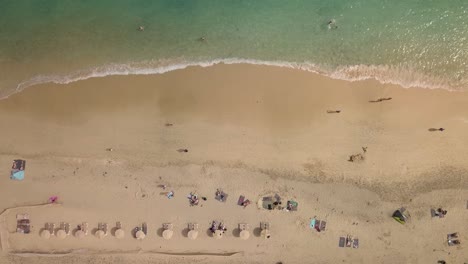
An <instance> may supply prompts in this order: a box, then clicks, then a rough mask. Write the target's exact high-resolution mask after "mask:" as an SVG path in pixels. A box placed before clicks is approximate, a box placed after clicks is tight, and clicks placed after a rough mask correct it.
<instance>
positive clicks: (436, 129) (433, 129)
mask: <svg viewBox="0 0 468 264" xmlns="http://www.w3.org/2000/svg"><path fill="white" fill-rule="evenodd" d="M428 130H429V131H430V132H434V131H444V130H445V128H443V127H441V128H429V129H428Z"/></svg>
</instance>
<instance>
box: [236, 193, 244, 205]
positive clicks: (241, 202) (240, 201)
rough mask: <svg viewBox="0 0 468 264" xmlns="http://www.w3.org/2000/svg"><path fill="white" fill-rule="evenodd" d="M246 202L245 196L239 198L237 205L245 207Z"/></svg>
mask: <svg viewBox="0 0 468 264" xmlns="http://www.w3.org/2000/svg"><path fill="white" fill-rule="evenodd" d="M244 200H245V196H244V195H241V196H239V200H237V205H240V206H243V205H244Z"/></svg>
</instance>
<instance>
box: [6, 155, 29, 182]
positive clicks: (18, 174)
mask: <svg viewBox="0 0 468 264" xmlns="http://www.w3.org/2000/svg"><path fill="white" fill-rule="evenodd" d="M25 168H26V161H25V160H14V161H13V165H12V166H11V173H10V179H12V180H23V179H24V170H25Z"/></svg>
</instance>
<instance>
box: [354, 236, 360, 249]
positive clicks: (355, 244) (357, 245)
mask: <svg viewBox="0 0 468 264" xmlns="http://www.w3.org/2000/svg"><path fill="white" fill-rule="evenodd" d="M353 248H359V239H357V238H355V239H353Z"/></svg>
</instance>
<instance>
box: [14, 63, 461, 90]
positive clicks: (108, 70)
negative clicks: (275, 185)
mask: <svg viewBox="0 0 468 264" xmlns="http://www.w3.org/2000/svg"><path fill="white" fill-rule="evenodd" d="M216 64H253V65H265V66H276V67H285V68H290V69H299V70H303V71H308V72H313V73H317V74H321V75H325V76H328V77H331V78H334V79H341V80H347V81H361V80H367V79H375V80H377V81H379V82H381V83H391V84H397V85H400V86H402V87H405V88H413V87H419V88H430V89H447V90H454V89H452V88H450V87H449V85H448V82H446V81H444V80H442V79H439V78H435V77H429V76H427V75H425V74H422V73H418V72H417V71H416V70H414V69H409V68H398V67H389V66H372V65H370V66H369V65H353V66H343V67H339V68H337V69H334V70H324V69H323V68H320V67H319V66H317V65H315V64H313V63H309V62H303V63H297V62H287V61H262V60H254V59H242V58H227V59H215V60H210V61H188V62H187V61H184V60H181V59H179V60H158V61H147V62H140V63H128V64H109V65H105V66H101V67H95V68H90V69H86V70H81V71H77V72H74V73H71V74H67V75H40V76H36V77H34V78H31V79H29V80H27V81H24V82H21V83H20V84H18V85H17V87H16V89H15V93H17V92H21V91H23V90H24V89H26V88H27V87H30V86H34V85H38V84H44V83H56V84H68V83H72V82H77V81H81V80H86V79H90V78H98V77H106V76H111V75H149V74H162V73H166V72H170V71H174V70H180V69H185V68H187V67H191V66H200V67H210V66H213V65H216Z"/></svg>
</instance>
